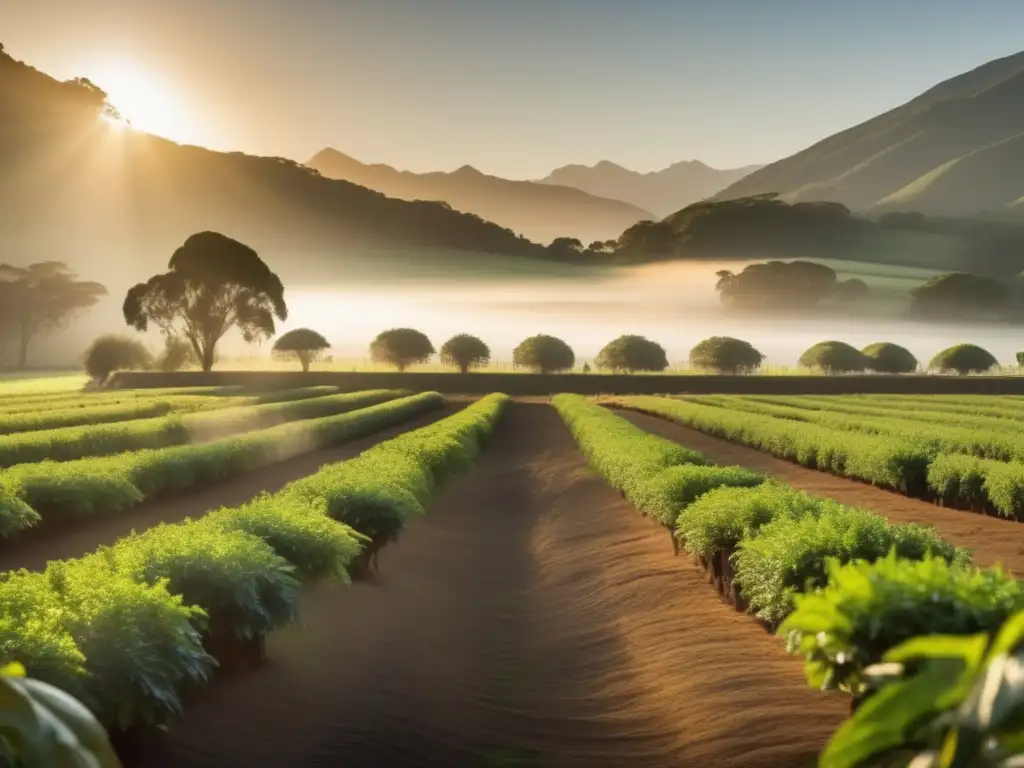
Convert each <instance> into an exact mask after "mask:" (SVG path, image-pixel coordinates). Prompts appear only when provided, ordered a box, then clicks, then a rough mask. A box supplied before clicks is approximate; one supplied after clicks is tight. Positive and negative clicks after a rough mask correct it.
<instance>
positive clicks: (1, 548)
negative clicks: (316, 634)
mask: <svg viewBox="0 0 1024 768" xmlns="http://www.w3.org/2000/svg"><path fill="white" fill-rule="evenodd" d="M468 402H469V401H468V400H465V399H457V400H456V399H453V400H450V401H449V402H447V403H445V404H444V405H443V406H441V407H440V408H436V409H434V410H432V411H429V412H427V413H426V414H424V415H422V416H419V417H417V418H415V419H412V420H410V421H407V422H405V423H403V424H398V425H395V426H393V427H388V428H386V429H382V430H380V431H379V432H374V433H373V434H370V435H365V436H363V437H360V438H356V439H355V440H351V441H349V442H347V443H343V444H341V445H338V446H335V447H333V448H328V449H325V450H318V451H312V452H310V453H305V454H302V455H301V456H295V457H293V458H290V459H286V460H285V461H280V462H276V463H274V464H269V465H267V466H264V467H260V468H259V469H256V470H253V471H252V472H249V473H247V474H244V475H238V476H236V477H232V478H229V479H226V480H224V481H223V482H219V483H213V484H209V485H203V486H201V487H197V488H194V489H190V490H188V491H186V492H183V493H176V494H171V495H169V496H163V497H160V498H155V499H153V500H151V501H146V502H143V503H142V504H140V505H139V506H137V507H134V508H132V509H129V510H126V511H124V512H122V513H119V514H117V515H112V516H110V517H94V518H89V519H86V520H82V521H81V522H80V523H77V524H73V525H68V526H65V527H62V528H60V529H52V530H40V531H39V535H35V534H34V533H33V532H29V534H28V535H27V536H25V537H24V538H19V539H16V540H13V541H11V542H6V543H3V544H0V571H7V570H17V569H19V568H27V569H28V570H42V569H43V568H45V567H46V564H47V562H49V561H50V560H63V559H66V558H70V557H80V556H81V555H85V554H88V553H91V552H95V551H96V550H97V549H98V548H99V547H101V546H107V545H110V544H113V543H114V542H115V541H117V540H118V539H120V538H122V537H124V536H127V535H128V534H130V533H131V532H132V531H133V530H134V531H138V532H140V533H141V532H142V531H144V530H146V529H147V528H152V527H153V526H155V525H159V524H160V523H177V522H180V521H182V520H184V519H185V518H186V517H192V518H196V517H201V516H202V515H203V514H205V513H206V512H209V511H211V510H215V509H220V508H221V507H234V506H237V505H239V504H244V503H245V502H247V501H249V500H251V499H253V498H254V497H256V496H258V495H259V494H261V493H263V492H264V491H266V492H267V493H274V492H275V491H279V490H281V488H283V487H284V486H286V485H287V484H288V483H290V482H293V481H295V480H298V479H300V478H302V477H305V476H307V475H311V474H313V473H314V472H316V471H317V470H318V469H319V468H320V467H322V466H323V465H325V464H333V463H335V462H338V461H345V460H347V459H351V458H354V457H355V456H357V455H359V454H360V453H362V452H363V451H365V450H366V449H368V448H371V447H372V446H374V445H376V444H377V443H380V442H383V441H384V440H388V439H390V438H392V437H395V436H396V435H399V434H401V433H403V432H408V431H409V430H411V429H416V428H418V427H424V426H426V425H428V424H432V423H434V422H435V421H438V420H439V419H443V418H445V417H446V416H451V415H452V414H453V413H456V412H457V411H459V410H461V409H462V408H465V407H466V405H467V403H468Z"/></svg>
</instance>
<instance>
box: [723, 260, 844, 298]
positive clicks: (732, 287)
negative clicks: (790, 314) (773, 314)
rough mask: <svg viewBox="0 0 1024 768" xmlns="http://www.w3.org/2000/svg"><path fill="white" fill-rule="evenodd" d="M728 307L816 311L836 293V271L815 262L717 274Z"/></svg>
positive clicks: (770, 264)
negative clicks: (815, 308)
mask: <svg viewBox="0 0 1024 768" xmlns="http://www.w3.org/2000/svg"><path fill="white" fill-rule="evenodd" d="M716 274H717V275H718V283H717V284H716V285H715V289H716V290H717V291H718V292H719V295H720V297H721V300H722V302H723V303H724V304H727V305H729V306H735V307H743V308H748V309H791V308H799V307H813V306H815V305H817V304H818V302H820V301H821V300H822V299H824V298H825V297H827V296H830V295H832V293H833V292H834V291H835V290H836V282H837V281H836V273H835V271H834V270H832V269H830V268H828V267H826V266H824V265H823V264H816V263H814V262H812V261H766V262H763V263H758V264H750V265H748V266H747V267H745V268H744V269H743V271H742V272H739V273H733V272H731V271H729V270H722V271H720V272H717V273H716Z"/></svg>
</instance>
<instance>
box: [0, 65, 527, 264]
mask: <svg viewBox="0 0 1024 768" xmlns="http://www.w3.org/2000/svg"><path fill="white" fill-rule="evenodd" d="M104 99H105V94H104V93H103V92H102V91H101V90H99V89H98V88H97V87H96V86H94V85H92V84H91V83H88V81H84V82H70V83H61V82H58V81H57V80H54V79H52V78H51V77H49V76H47V75H45V74H43V73H41V72H39V71H37V70H35V69H33V68H31V67H29V66H27V65H26V64H23V63H21V62H18V61H15V60H14V59H12V58H11V57H10V56H8V55H6V54H4V53H3V50H2V48H0V195H2V196H3V198H2V199H3V200H4V205H3V206H0V247H3V248H5V249H6V250H7V252H8V253H9V254H10V255H9V256H8V257H7V259H8V260H15V261H17V262H18V263H20V262H21V261H28V260H33V259H42V258H51V259H60V260H64V261H67V262H69V263H70V264H71V265H72V266H73V267H75V268H77V269H79V270H80V271H84V270H88V271H89V275H90V276H91V277H93V278H95V279H100V280H107V279H109V280H112V281H116V282H122V281H124V282H135V281H137V280H138V279H142V278H144V277H148V275H149V274H151V273H152V272H153V270H154V269H157V268H164V267H165V265H166V262H167V259H168V258H169V257H170V254H171V252H172V251H173V248H174V247H176V246H177V245H180V244H181V242H183V241H184V239H185V238H186V237H187V236H188V235H190V234H192V233H194V232H197V231H201V230H206V229H212V230H217V231H221V232H223V233H224V234H226V235H229V236H231V237H235V238H237V239H240V240H242V241H244V242H246V243H247V244H249V245H251V246H253V247H254V248H256V249H257V251H259V252H260V253H261V255H264V256H265V257H267V258H268V262H270V263H271V264H272V265H273V266H275V267H277V268H279V269H281V271H282V277H286V276H287V277H291V278H296V277H305V278H308V277H310V276H319V275H323V274H324V273H325V271H326V272H330V271H331V270H332V269H333V270H335V271H338V263H339V260H340V259H342V258H344V257H345V256H346V254H350V253H352V252H353V251H354V250H356V249H358V248H361V247H364V246H367V245H381V246H384V247H388V248H391V249H395V248H404V249H406V250H407V251H408V250H409V249H412V251H411V252H410V253H406V256H405V258H406V260H407V261H408V260H409V258H410V256H411V257H412V258H428V257H429V256H425V255H424V254H429V248H434V249H447V250H451V249H458V250H465V251H470V252H476V253H480V252H486V253H495V254H506V255H513V256H526V257H541V258H543V257H545V256H546V255H547V254H546V252H545V251H544V249H543V248H542V247H541V246H539V245H537V244H535V243H532V242H530V241H528V240H526V239H524V238H522V237H520V236H517V235H516V234H515V233H513V232H511V231H509V230H507V229H504V228H502V227H500V226H498V225H496V224H493V223H490V222H487V221H483V220H482V219H480V218H479V217H477V216H474V215H471V214H465V213H459V212H457V211H453V210H451V209H450V208H448V207H447V206H445V205H443V204H440V203H428V202H408V201H403V200H394V199H389V198H387V197H385V196H384V195H382V194H380V193H379V192H375V191H372V190H369V189H365V188H363V187H360V186H357V185H355V184H351V183H348V182H345V181H336V180H331V179H327V178H324V177H323V176H321V175H320V174H319V173H317V172H316V171H314V170H312V169H309V168H306V167H304V166H302V165H300V164H298V163H295V162H293V161H290V160H285V159H282V158H272V157H253V156H249V155H245V154H242V153H237V152H235V153H223V152H213V151H210V150H206V149H203V148H200V147H190V146H179V145H177V144H175V143H173V142H170V141H166V140H164V139H161V138H157V137H155V136H151V135H149V134H145V133H141V132H137V131H134V130H131V129H128V128H124V127H122V126H118V125H117V124H116V123H112V122H110V121H109V120H107V119H105V118H104V117H103V110H104ZM281 254H287V255H288V258H287V259H281ZM282 261H284V262H285V263H283V264H282V263H281V262H282ZM97 270H99V271H98V272H97ZM344 274H345V273H344V270H342V271H341V275H344Z"/></svg>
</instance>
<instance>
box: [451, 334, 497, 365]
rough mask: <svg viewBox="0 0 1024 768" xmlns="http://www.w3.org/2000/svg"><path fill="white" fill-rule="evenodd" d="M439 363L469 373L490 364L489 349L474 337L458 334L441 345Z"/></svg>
mask: <svg viewBox="0 0 1024 768" xmlns="http://www.w3.org/2000/svg"><path fill="white" fill-rule="evenodd" d="M441 362H442V363H444V364H445V365H452V366H455V367H456V368H458V369H459V372H460V373H469V370H470V368H480V367H482V366H485V365H487V364H488V363H489V362H491V348H490V347H488V346H487V345H486V344H485V343H484V342H483V341H481V340H480V339H478V338H477V337H476V336H471V335H470V334H468V333H460V334H458V335H456V336H452V337H451V338H450V339H448V341H446V342H445V343H444V344H442V345H441Z"/></svg>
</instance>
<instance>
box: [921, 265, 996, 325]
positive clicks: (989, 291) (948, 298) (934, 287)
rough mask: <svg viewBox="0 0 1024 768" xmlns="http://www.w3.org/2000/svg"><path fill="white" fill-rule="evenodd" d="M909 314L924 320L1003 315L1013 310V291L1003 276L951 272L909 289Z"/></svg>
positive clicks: (984, 318)
mask: <svg viewBox="0 0 1024 768" xmlns="http://www.w3.org/2000/svg"><path fill="white" fill-rule="evenodd" d="M910 296H911V303H910V315H911V317H914V318H918V319H923V320H933V319H938V320H951V319H952V320H991V319H1003V318H1005V317H1006V316H1007V314H1008V313H1009V312H1010V311H1011V309H1012V305H1013V297H1014V291H1013V289H1012V288H1011V287H1010V286H1009V285H1008V284H1007V283H1004V282H1003V281H1002V280H997V279H996V278H994V277H986V276H984V275H972V274H969V273H967V272H950V273H948V274H945V275H939V276H938V277H934V278H932V279H931V280H929V281H928V282H927V283H925V284H924V285H920V286H918V287H917V288H914V289H913V290H912V291H911V292H910Z"/></svg>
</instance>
